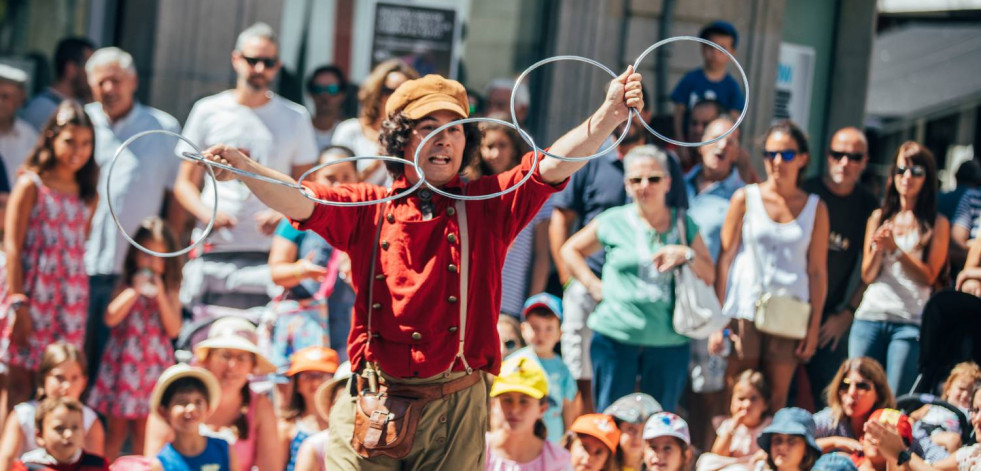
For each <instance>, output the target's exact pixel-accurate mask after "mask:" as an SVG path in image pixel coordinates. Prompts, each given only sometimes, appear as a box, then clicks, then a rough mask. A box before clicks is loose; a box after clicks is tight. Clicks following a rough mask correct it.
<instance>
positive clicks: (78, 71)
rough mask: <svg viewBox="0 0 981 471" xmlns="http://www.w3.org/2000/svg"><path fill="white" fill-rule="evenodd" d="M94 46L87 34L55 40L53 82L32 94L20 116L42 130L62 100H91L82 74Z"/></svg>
mask: <svg viewBox="0 0 981 471" xmlns="http://www.w3.org/2000/svg"><path fill="white" fill-rule="evenodd" d="M94 50H95V45H94V44H92V41H91V40H89V39H88V38H65V39H62V40H61V41H58V46H57V47H55V54H54V66H55V82H54V83H53V84H52V85H51V86H50V87H48V88H46V89H44V91H42V92H40V93H38V94H37V95H34V98H32V99H31V101H29V102H28V103H27V106H25V107H24V111H23V112H21V117H22V118H24V120H25V121H27V122H28V123H31V125H32V126H34V129H36V130H38V131H41V128H43V127H44V125H45V124H46V123H47V122H48V119H49V118H51V115H53V114H54V112H55V108H57V107H58V104H59V103H61V102H62V101H63V100H69V99H71V100H77V101H78V102H79V103H82V104H85V103H88V102H89V101H91V100H92V95H91V93H90V91H89V84H88V80H87V79H86V78H85V61H87V60H89V56H91V55H92V51H94Z"/></svg>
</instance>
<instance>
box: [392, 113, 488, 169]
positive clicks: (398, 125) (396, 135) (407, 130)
mask: <svg viewBox="0 0 981 471" xmlns="http://www.w3.org/2000/svg"><path fill="white" fill-rule="evenodd" d="M418 123H419V121H418V120H414V119H409V118H408V117H407V116H405V115H404V114H402V112H401V111H395V112H393V113H392V114H390V115H388V119H386V120H385V121H383V122H382V125H381V133H380V134H379V136H378V141H379V142H380V143H381V145H382V147H383V148H384V149H385V153H386V154H387V155H390V156H393V157H403V156H404V153H405V146H407V145H408V144H409V141H410V140H411V139H412V130H413V129H415V126H416V124H418ZM463 135H464V138H465V139H466V145H465V146H464V147H463V160H462V161H461V162H460V168H459V169H458V170H457V172H458V173H462V172H463V171H464V170H465V169H466V168H467V167H468V166H470V164H471V162H473V160H474V159H475V158H477V152H479V151H480V140H481V131H480V128H479V127H478V126H477V124H476V123H464V124H463ZM385 168H386V169H388V173H389V174H391V175H392V178H398V177H400V176H402V174H404V173H405V164H401V163H398V162H391V161H385Z"/></svg>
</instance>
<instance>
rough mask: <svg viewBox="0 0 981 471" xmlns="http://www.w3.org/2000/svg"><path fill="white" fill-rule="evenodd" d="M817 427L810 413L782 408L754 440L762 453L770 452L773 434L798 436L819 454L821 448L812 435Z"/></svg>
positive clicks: (798, 409)
mask: <svg viewBox="0 0 981 471" xmlns="http://www.w3.org/2000/svg"><path fill="white" fill-rule="evenodd" d="M816 431H817V426H816V425H815V424H814V416H812V415H811V413H810V412H808V411H806V410H804V409H801V408H799V407H784V408H783V409H780V410H778V411H777V413H776V414H774V415H773V421H772V422H770V425H769V426H767V427H766V428H765V429H763V433H761V434H760V436H759V437H757V439H756V443H757V444H758V445H759V446H760V448H761V449H763V451H766V452H767V453H769V452H770V438H771V436H772V435H773V434H775V433H779V434H781V435H799V436H802V437H804V440H806V441H807V446H809V447H811V448H813V449H814V451H817V452H818V454H821V447H820V446H818V444H817V440H815V439H814V434H815V433H816Z"/></svg>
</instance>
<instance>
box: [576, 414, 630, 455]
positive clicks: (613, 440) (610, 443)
mask: <svg viewBox="0 0 981 471" xmlns="http://www.w3.org/2000/svg"><path fill="white" fill-rule="evenodd" d="M569 430H571V431H573V432H576V433H578V434H579V435H589V436H590V437H594V438H596V439H597V440H599V441H601V442H603V444H604V445H606V447H607V448H609V449H610V453H616V452H617V446H618V445H619V444H620V429H619V428H617V424H616V422H614V421H613V417H610V416H608V415H606V414H585V415H581V416H579V418H577V419H576V421H575V422H573V423H572V426H571V427H569Z"/></svg>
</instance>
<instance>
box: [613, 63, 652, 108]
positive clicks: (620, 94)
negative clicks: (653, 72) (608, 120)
mask: <svg viewBox="0 0 981 471" xmlns="http://www.w3.org/2000/svg"><path fill="white" fill-rule="evenodd" d="M606 105H607V106H609V110H610V111H611V112H613V113H615V114H616V115H617V116H618V117H620V118H621V120H620V122H623V121H626V120H627V114H628V113H629V112H630V110H629V108H635V109H637V110H638V111H639V110H642V109H644V94H643V93H642V92H641V76H640V74H638V73H636V72H634V66H632V65H629V66H627V70H626V72H624V73H623V74H621V75H620V76H619V77H617V78H615V79H613V81H612V82H610V88H609V89H607V91H606Z"/></svg>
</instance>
